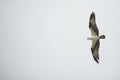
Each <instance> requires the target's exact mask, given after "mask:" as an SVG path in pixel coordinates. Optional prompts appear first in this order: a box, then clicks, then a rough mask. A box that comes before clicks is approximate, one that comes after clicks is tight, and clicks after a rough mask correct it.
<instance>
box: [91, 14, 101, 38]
mask: <svg viewBox="0 0 120 80" xmlns="http://www.w3.org/2000/svg"><path fill="white" fill-rule="evenodd" d="M89 28H90V31H91V35H92V36H98V35H99V30H98V28H97V25H96V20H95V13H94V12H92V14H91V15H90V19H89Z"/></svg>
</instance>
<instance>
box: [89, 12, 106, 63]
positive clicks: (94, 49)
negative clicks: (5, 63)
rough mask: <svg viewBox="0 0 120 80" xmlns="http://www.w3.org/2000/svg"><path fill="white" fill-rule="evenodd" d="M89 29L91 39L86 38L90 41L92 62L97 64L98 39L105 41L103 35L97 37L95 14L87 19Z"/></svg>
mask: <svg viewBox="0 0 120 80" xmlns="http://www.w3.org/2000/svg"><path fill="white" fill-rule="evenodd" d="M89 29H90V31H91V37H88V38H87V39H88V40H91V41H92V46H91V52H92V55H93V58H94V60H95V61H96V62H97V63H99V47H100V39H105V35H100V36H99V30H98V27H97V24H96V20H95V13H94V12H92V13H91V15H90V18H89Z"/></svg>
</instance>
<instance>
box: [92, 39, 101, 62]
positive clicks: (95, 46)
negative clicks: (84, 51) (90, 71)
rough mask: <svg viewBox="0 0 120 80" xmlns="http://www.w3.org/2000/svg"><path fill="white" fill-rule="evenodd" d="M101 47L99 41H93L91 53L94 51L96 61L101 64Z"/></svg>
mask: <svg viewBox="0 0 120 80" xmlns="http://www.w3.org/2000/svg"><path fill="white" fill-rule="evenodd" d="M99 46H100V42H99V40H96V41H92V47H91V51H92V55H93V58H94V60H95V61H96V62H97V63H99V61H98V60H99Z"/></svg>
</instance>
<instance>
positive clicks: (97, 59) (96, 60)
mask: <svg viewBox="0 0 120 80" xmlns="http://www.w3.org/2000/svg"><path fill="white" fill-rule="evenodd" d="M93 58H94V60H95V61H96V62H97V63H98V64H99V61H98V59H97V58H95V57H94V56H93Z"/></svg>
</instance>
